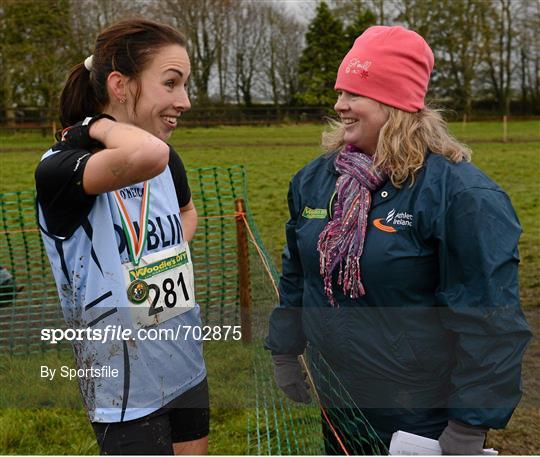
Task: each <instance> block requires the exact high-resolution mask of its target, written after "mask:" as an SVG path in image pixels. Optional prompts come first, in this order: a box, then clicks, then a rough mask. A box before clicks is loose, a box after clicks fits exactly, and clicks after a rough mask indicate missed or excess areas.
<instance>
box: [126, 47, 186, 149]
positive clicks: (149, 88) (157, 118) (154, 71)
mask: <svg viewBox="0 0 540 457" xmlns="http://www.w3.org/2000/svg"><path fill="white" fill-rule="evenodd" d="M190 71H191V65H190V62H189V57H188V54H187V52H186V49H185V48H184V47H182V46H180V45H176V44H173V45H167V46H163V47H162V48H159V49H158V50H157V52H155V53H154V56H153V58H152V61H151V62H150V64H149V65H148V66H147V68H146V69H145V70H144V71H143V72H142V73H141V74H140V77H139V79H140V88H141V89H140V96H139V100H138V102H137V105H136V110H134V109H133V103H134V100H135V96H136V93H137V84H136V82H135V81H128V83H127V88H128V91H129V96H128V97H127V99H128V103H127V107H126V108H127V109H126V115H127V118H128V119H127V120H126V121H127V122H129V123H131V124H134V125H136V126H137V127H140V128H142V129H144V130H146V131H147V132H150V133H152V134H153V135H155V136H157V137H158V138H160V139H161V140H163V141H167V140H168V139H169V137H170V136H171V134H172V131H173V130H174V129H175V128H176V126H177V123H178V117H180V115H181V114H182V113H183V112H185V111H187V110H189V109H190V108H191V103H190V101H189V97H188V93H187V81H188V78H189V75H190ZM118 120H122V119H118Z"/></svg>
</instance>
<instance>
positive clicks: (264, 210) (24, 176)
mask: <svg viewBox="0 0 540 457" xmlns="http://www.w3.org/2000/svg"><path fill="white" fill-rule="evenodd" d="M451 128H452V130H453V131H454V133H455V134H456V136H457V137H458V138H460V139H462V140H463V141H465V142H467V143H470V145H471V147H472V149H473V151H474V155H473V162H474V163H475V164H476V165H477V166H479V167H480V168H481V169H482V170H483V171H484V172H485V173H486V174H487V175H489V176H490V177H492V178H493V179H494V180H496V181H497V182H498V183H499V184H500V185H501V186H502V187H503V188H504V189H505V190H506V191H507V192H508V194H509V195H510V197H511V199H512V202H513V204H514V207H515V208H516V211H517V213H518V216H519V218H520V221H521V224H522V226H523V235H522V238H521V241H520V255H521V267H520V274H521V297H522V303H523V306H524V308H525V309H526V310H527V317H528V319H529V322H530V324H531V327H532V328H533V331H535V333H536V329H538V328H539V327H540V322H539V321H540V319H539V315H538V314H539V308H540V303H539V300H538V296H539V295H540V277H539V266H540V256H539V254H540V252H539V250H540V212H539V203H540V202H539V200H540V192H539V190H540V186H539V184H538V182H539V181H538V178H537V174H538V171H539V170H540V122H538V121H527V122H511V123H509V125H508V142H506V143H503V142H502V141H501V139H502V134H503V132H502V126H501V124H499V123H493V122H485V123H469V124H466V125H463V124H453V125H452V126H451ZM321 130H322V127H321V126H318V125H294V126H272V127H217V128H200V129H182V128H179V129H178V130H177V131H176V132H175V134H174V136H173V138H172V144H173V146H174V147H175V148H176V150H177V151H178V152H179V153H180V154H181V156H182V158H183V160H184V163H185V164H186V166H187V167H188V168H196V167H202V166H211V165H221V166H227V165H232V164H239V163H240V164H244V165H245V167H246V170H247V176H248V194H249V204H250V207H251V210H252V211H253V213H254V218H255V221H256V223H257V225H258V227H259V230H260V232H261V234H262V237H263V239H264V241H265V244H266V246H267V247H268V248H269V251H270V252H271V254H272V256H273V258H274V259H275V260H276V262H278V260H279V256H280V251H281V249H282V245H283V243H284V233H283V225H284V223H285V221H286V219H287V205H286V195H287V186H288V182H289V180H290V178H291V177H292V175H293V174H294V173H295V172H296V171H297V170H298V169H300V168H301V167H302V166H303V165H304V164H306V163H307V162H308V161H309V160H311V159H313V158H315V157H316V156H317V155H318V154H320V149H319V146H318V144H319V139H320V133H321ZM50 143H51V138H48V137H43V136H41V134H39V133H36V134H30V133H25V134H13V135H9V134H4V135H3V136H0V192H9V191H16V190H24V189H29V188H31V187H33V184H34V183H33V170H34V169H35V166H36V164H37V163H38V161H39V158H40V156H41V154H42V153H43V152H44V151H45V150H46V149H47V147H48V146H49V145H50ZM215 352H217V350H215ZM230 352H231V354H236V355H235V357H237V360H239V362H238V363H240V365H239V366H242V360H244V361H245V360H248V359H249V357H248V358H246V357H244V355H245V354H244V353H243V352H242V350H238V351H235V350H231V351H230ZM211 353H212V348H210V354H209V355H210V357H212V354H211ZM46 357H61V358H62V357H67V359H66V360H65V362H66V363H70V362H69V360H70V356H69V354H68V355H67V356H66V354H60V355H56V354H48V355H47V356H46ZM25 360H26V359H24V358H14V359H10V358H0V382H1V384H2V386H3V387H2V393H0V407H1V408H3V409H2V411H1V413H0V453H2V454H5V453H10V454H15V453H17V454H28V453H29V454H51V453H52V454H67V453H69V454H72V453H73V454H78V453H84V454H86V453H95V452H96V451H97V447H96V445H95V443H94V439H93V435H92V432H91V429H90V426H89V425H88V423H87V419H86V416H85V414H84V412H83V411H82V410H81V409H80V406H79V404H80V403H79V400H78V392H77V388H76V386H75V385H73V384H71V385H67V386H63V387H62V386H58V391H57V392H56V394H57V395H58V398H60V399H62V401H61V402H60V403H54V404H41V403H40V402H41V401H44V400H46V399H47V398H51V396H50V392H49V391H47V390H46V389H45V390H44V391H42V392H40V391H39V389H38V391H37V392H33V393H32V395H31V396H29V397H27V398H26V400H25V401H24V402H23V405H26V406H28V407H29V408H30V409H26V408H24V407H22V406H19V407H17V408H14V407H10V405H14V404H17V405H19V403H17V395H18V394H17V392H19V393H20V392H21V391H22V389H20V388H19V386H20V385H24V382H25V380H24V373H26V372H28V370H31V369H34V368H32V367H33V366H36V367H37V366H38V365H39V360H37V359H32V358H30V359H28V360H26V361H25ZM62 360H63V359H62ZM235 360H236V359H235ZM25 363H27V364H29V366H25ZM58 363H60V361H58ZM229 366H230V365H228V366H226V367H225V366H224V367H221V368H219V366H217V367H216V370H217V371H216V372H215V373H210V374H209V379H210V383H211V388H212V390H215V389H218V390H219V385H220V380H221V379H223V378H224V377H225V378H226V377H227V376H229V375H228V374H227V370H228V367H229ZM229 371H230V370H229ZM240 371H242V370H240ZM539 375H540V347H539V345H538V342H537V341H536V339H535V340H534V341H533V343H532V345H531V347H530V348H529V350H528V352H527V358H526V364H525V368H524V389H525V396H524V399H523V401H522V403H521V405H520V407H519V408H518V409H517V411H516V413H515V415H514V417H513V418H512V420H511V422H510V424H509V426H508V428H507V429H506V430H504V431H498V432H492V433H490V436H489V443H488V444H489V445H490V446H494V447H497V448H499V449H500V450H501V451H502V452H503V453H505V454H538V453H540V444H539V442H540V440H539V439H538V438H537V436H536V428H537V426H535V425H534V424H535V423H536V424H538V423H539V421H540V402H539V400H540V398H539V391H540V389H539V387H540V382H539V378H540V376H539ZM212 378H213V379H214V380H215V381H212ZM212 382H214V385H215V387H213V384H212ZM225 385H227V384H225ZM4 386H11V387H10V388H9V389H7V390H4ZM225 390H226V389H225ZM216 397H217V398H218V397H219V398H222V397H223V398H227V392H223V391H220V392H217V391H216ZM64 401H65V402H66V403H63V402H64ZM214 404H215V403H214ZM221 404H222V405H224V404H226V402H225V403H221ZM245 414H246V413H245V411H244V410H242V409H241V408H228V407H222V408H213V410H212V435H211V440H210V450H211V452H212V453H214V454H216V453H225V454H231V453H243V452H245V441H246V426H245V424H246V422H245V420H246V415H245Z"/></svg>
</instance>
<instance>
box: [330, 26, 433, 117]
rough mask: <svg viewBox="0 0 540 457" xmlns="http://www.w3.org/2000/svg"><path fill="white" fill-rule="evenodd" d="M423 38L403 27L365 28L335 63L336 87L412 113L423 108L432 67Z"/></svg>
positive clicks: (430, 55) (429, 49)
mask: <svg viewBox="0 0 540 457" xmlns="http://www.w3.org/2000/svg"><path fill="white" fill-rule="evenodd" d="M433 62H434V60H433V52H432V51H431V48H430V47H429V45H428V44H427V43H426V41H425V40H424V39H423V38H422V37H421V36H420V35H418V33H416V32H413V31H412V30H407V29H405V28H403V27H399V26H394V27H387V26H382V25H377V26H373V27H369V28H368V29H367V30H366V31H365V32H364V33H362V35H360V36H359V37H358V38H357V39H356V41H355V42H354V45H353V47H352V48H351V50H350V51H349V52H348V53H347V55H346V56H345V58H344V59H343V61H342V62H341V65H340V66H339V70H338V74H337V78H336V84H335V86H334V88H335V89H336V90H345V91H347V92H351V93H353V94H358V95H362V96H364V97H369V98H372V99H374V100H377V101H379V102H381V103H384V104H385V105H390V106H393V107H395V108H399V109H401V110H403V111H408V112H410V113H414V112H416V111H418V110H421V109H422V108H423V107H424V97H425V95H426V92H427V88H428V84H429V76H430V74H431V70H433Z"/></svg>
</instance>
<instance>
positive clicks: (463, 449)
mask: <svg viewBox="0 0 540 457" xmlns="http://www.w3.org/2000/svg"><path fill="white" fill-rule="evenodd" d="M487 431H488V429H487V428H483V427H474V426H472V425H466V424H462V423H460V422H455V421H452V420H449V421H448V425H447V426H446V428H445V429H444V430H443V432H442V434H441V436H439V446H441V451H442V453H443V455H482V454H483V450H484V441H485V440H486V433H487Z"/></svg>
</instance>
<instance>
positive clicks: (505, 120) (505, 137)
mask: <svg viewBox="0 0 540 457" xmlns="http://www.w3.org/2000/svg"><path fill="white" fill-rule="evenodd" d="M507 141H508V116H507V115H506V114H505V115H504V116H503V143H506V142H507Z"/></svg>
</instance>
